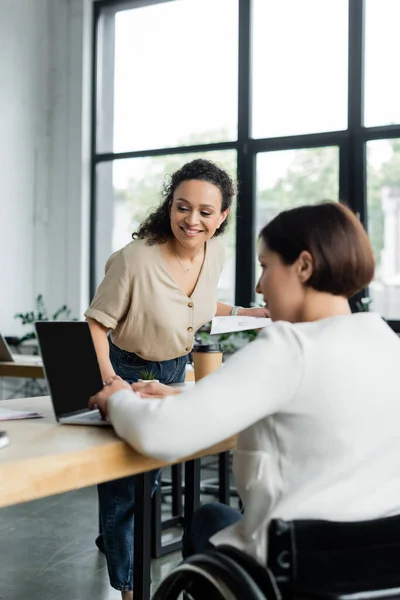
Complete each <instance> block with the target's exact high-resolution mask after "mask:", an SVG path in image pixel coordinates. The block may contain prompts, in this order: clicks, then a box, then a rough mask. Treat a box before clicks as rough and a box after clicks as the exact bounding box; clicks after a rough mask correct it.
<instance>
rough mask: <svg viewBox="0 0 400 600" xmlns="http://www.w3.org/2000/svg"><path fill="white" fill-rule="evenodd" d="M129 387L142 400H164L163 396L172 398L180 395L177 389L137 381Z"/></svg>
mask: <svg viewBox="0 0 400 600" xmlns="http://www.w3.org/2000/svg"><path fill="white" fill-rule="evenodd" d="M131 385H132V389H133V391H134V392H136V393H137V394H140V396H141V397H142V398H164V396H173V395H174V394H180V393H181V390H179V389H177V388H173V387H170V386H168V385H164V384H163V383H157V382H154V383H147V382H146V381H139V382H138V383H132V384H131Z"/></svg>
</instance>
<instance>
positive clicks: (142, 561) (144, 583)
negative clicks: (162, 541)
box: [133, 471, 152, 600]
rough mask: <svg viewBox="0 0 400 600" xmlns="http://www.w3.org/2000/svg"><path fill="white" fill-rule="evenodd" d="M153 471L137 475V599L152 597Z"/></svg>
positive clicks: (135, 579) (134, 585)
mask: <svg viewBox="0 0 400 600" xmlns="http://www.w3.org/2000/svg"><path fill="white" fill-rule="evenodd" d="M151 478H152V475H151V472H150V471H149V472H147V473H141V474H140V475H136V476H135V529H134V536H133V548H134V563H133V564H134V567H133V588H134V590H135V591H134V594H135V600H149V598H150V569H151Z"/></svg>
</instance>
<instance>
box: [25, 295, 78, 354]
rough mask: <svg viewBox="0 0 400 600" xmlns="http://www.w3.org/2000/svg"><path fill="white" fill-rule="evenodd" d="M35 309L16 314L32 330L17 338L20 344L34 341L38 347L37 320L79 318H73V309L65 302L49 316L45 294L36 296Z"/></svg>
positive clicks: (70, 319)
mask: <svg viewBox="0 0 400 600" xmlns="http://www.w3.org/2000/svg"><path fill="white" fill-rule="evenodd" d="M35 304H36V306H35V310H32V311H29V312H26V313H16V314H15V315H14V318H15V319H20V320H21V323H22V325H28V326H30V331H28V332H27V333H26V334H25V335H23V336H22V337H20V338H17V341H16V344H17V345H20V344H22V343H23V342H27V341H33V345H34V346H35V347H36V349H37V342H36V332H35V328H34V326H33V325H34V323H35V321H49V320H50V321H57V320H60V321H62V320H63V321H77V319H74V318H71V317H70V314H71V310H70V309H69V308H68V307H67V305H66V304H63V305H62V306H60V308H58V309H57V310H56V311H55V313H53V314H52V315H51V316H50V319H49V316H48V311H47V309H46V306H45V304H44V300H43V295H42V294H39V295H38V296H37V297H36V301H35Z"/></svg>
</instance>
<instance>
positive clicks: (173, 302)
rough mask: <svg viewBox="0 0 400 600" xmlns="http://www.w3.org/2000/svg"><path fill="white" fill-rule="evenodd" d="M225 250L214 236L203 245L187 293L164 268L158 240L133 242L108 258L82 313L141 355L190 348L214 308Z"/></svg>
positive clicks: (160, 356) (165, 356) (170, 354)
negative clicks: (197, 272)
mask: <svg viewBox="0 0 400 600" xmlns="http://www.w3.org/2000/svg"><path fill="white" fill-rule="evenodd" d="M223 256H224V251H223V247H222V244H221V242H220V240H219V239H218V238H212V239H211V240H209V241H208V242H207V243H206V253H205V258H204V263H203V267H202V269H201V272H200V275H199V279H198V281H197V284H196V287H195V289H194V291H193V293H192V295H191V296H190V297H188V296H187V295H186V294H185V293H184V292H183V291H182V290H181V288H180V287H179V286H178V285H177V283H175V281H174V280H173V278H172V277H171V275H170V274H169V272H168V271H167V269H166V266H165V264H164V260H163V257H162V254H161V249H160V246H159V245H158V244H155V245H154V246H149V245H147V243H146V240H134V241H133V242H131V243H130V244H128V245H127V246H124V248H122V249H121V250H118V251H117V252H115V253H114V254H112V256H111V257H110V258H109V259H108V261H107V264H106V268H105V276H104V279H103V281H102V282H101V284H100V285H99V287H98V289H97V292H96V295H95V297H94V298H93V300H92V302H91V304H90V307H89V308H88V309H87V311H86V312H85V316H86V317H89V318H91V319H94V320H95V321H98V322H99V323H101V324H102V325H104V326H105V327H107V328H109V329H111V330H112V332H111V340H112V342H113V343H114V344H115V345H116V346H118V347H119V348H121V349H122V350H126V351H127V352H135V353H136V354H138V355H139V356H141V357H142V358H145V359H147V360H152V361H162V360H169V359H172V358H176V357H178V356H183V355H184V354H187V353H188V352H190V350H191V349H192V346H193V342H194V334H195V332H196V331H197V330H198V329H199V328H200V327H201V326H202V325H204V324H205V323H207V322H208V321H210V320H211V319H212V318H213V317H214V315H215V313H216V309H217V285H218V280H219V277H220V274H221V270H222V266H223Z"/></svg>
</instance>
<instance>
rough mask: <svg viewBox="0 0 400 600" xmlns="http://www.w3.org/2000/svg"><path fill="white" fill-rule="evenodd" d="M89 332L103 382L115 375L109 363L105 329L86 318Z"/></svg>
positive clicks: (108, 348)
mask: <svg viewBox="0 0 400 600" xmlns="http://www.w3.org/2000/svg"><path fill="white" fill-rule="evenodd" d="M86 321H87V322H88V323H89V327H90V332H91V334H92V338H93V344H94V347H95V350H96V354H97V360H98V361H99V366H100V371H101V376H102V378H103V381H105V380H106V379H108V378H109V377H112V376H113V375H115V371H114V369H113V366H112V364H111V361H110V346H109V344H108V339H107V331H108V330H107V328H106V327H104V325H101V324H100V323H98V322H97V321H95V320H94V319H89V318H87V319H86Z"/></svg>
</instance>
